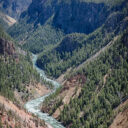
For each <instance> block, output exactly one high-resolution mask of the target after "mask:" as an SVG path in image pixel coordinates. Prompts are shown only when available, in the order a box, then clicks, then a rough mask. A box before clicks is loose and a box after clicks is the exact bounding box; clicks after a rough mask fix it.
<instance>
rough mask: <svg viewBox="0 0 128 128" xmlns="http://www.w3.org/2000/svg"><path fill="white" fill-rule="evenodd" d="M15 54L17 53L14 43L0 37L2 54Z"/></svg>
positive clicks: (0, 52)
mask: <svg viewBox="0 0 128 128" xmlns="http://www.w3.org/2000/svg"><path fill="white" fill-rule="evenodd" d="M6 53H7V54H8V55H13V54H14V53H15V47H14V45H13V43H11V42H8V41H6V40H5V39H2V38H0V54H6Z"/></svg>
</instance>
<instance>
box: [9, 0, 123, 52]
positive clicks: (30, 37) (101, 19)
mask: <svg viewBox="0 0 128 128" xmlns="http://www.w3.org/2000/svg"><path fill="white" fill-rule="evenodd" d="M123 1H124V2H123ZM124 5H125V0H122V1H120V2H119V1H118V0H116V1H115V2H114V3H113V2H112V1H110V0H109V1H108V2H105V0H100V1H99V0H93V1H92V2H91V1H90V0H74V1H72V0H67V1H64V0H46V1H44V0H40V1H36V0H34V1H32V3H31V4H30V6H29V8H28V10H26V11H25V12H23V13H22V14H21V18H20V20H19V23H18V24H16V25H14V26H13V27H12V28H10V29H9V30H8V32H9V34H10V35H11V36H12V37H13V38H15V39H16V40H18V41H20V42H21V44H22V45H23V47H24V48H25V49H28V50H30V51H31V52H33V53H40V52H42V51H45V50H47V49H48V48H49V47H53V45H54V44H57V43H59V42H60V41H61V40H62V38H63V37H64V36H65V34H70V33H74V32H77V33H85V34H89V33H92V32H94V31H95V30H96V29H97V28H99V27H101V26H102V25H103V24H104V23H105V21H106V19H107V18H108V16H109V15H110V14H111V13H112V12H114V11H119V10H121V9H122V8H123V6H124ZM90 10H91V11H90ZM69 14H70V15H69ZM79 21H80V22H79ZM81 26H82V27H81ZM51 44H52V45H51Z"/></svg>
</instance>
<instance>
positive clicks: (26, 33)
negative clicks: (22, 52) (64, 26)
mask: <svg viewBox="0 0 128 128" xmlns="http://www.w3.org/2000/svg"><path fill="white" fill-rule="evenodd" d="M34 27H35V26H34V25H33V24H26V23H25V19H23V20H21V21H20V23H18V24H15V25H14V26H12V27H11V28H9V30H8V33H9V34H10V35H11V36H12V37H13V38H15V39H16V40H17V41H20V42H21V44H22V43H23V45H22V47H23V48H25V49H27V50H29V51H31V52H32V53H40V52H42V51H44V50H46V49H48V48H49V47H52V46H53V45H55V44H56V43H58V42H59V41H60V40H61V39H62V37H63V36H64V34H63V32H62V31H61V30H59V29H56V28H54V27H52V26H51V25H50V24H46V25H44V26H41V25H38V26H36V28H34Z"/></svg>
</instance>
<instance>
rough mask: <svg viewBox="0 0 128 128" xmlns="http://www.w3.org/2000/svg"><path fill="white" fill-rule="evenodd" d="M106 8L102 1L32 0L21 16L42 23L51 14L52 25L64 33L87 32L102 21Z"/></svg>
mask: <svg viewBox="0 0 128 128" xmlns="http://www.w3.org/2000/svg"><path fill="white" fill-rule="evenodd" d="M48 2H49V3H48ZM107 9H108V7H107V6H106V5H105V4H104V3H99V4H96V3H86V2H81V1H78V0H69V1H68V2H66V1H59V0H56V1H55V0H53V1H46V0H39V1H35V0H33V2H32V4H31V5H30V6H29V8H28V11H27V12H24V13H23V14H22V16H21V17H24V16H28V17H29V19H28V22H31V23H32V22H35V24H38V23H40V24H42V25H43V24H44V23H45V22H46V21H47V20H48V19H49V18H50V17H51V16H53V21H52V25H53V26H54V27H56V28H60V29H63V30H64V32H65V33H72V32H82V33H86V34H89V33H91V32H92V31H94V30H95V29H96V28H98V27H99V26H101V25H102V24H103V23H104V21H105V20H106V18H107V16H108V10H107ZM90 10H91V11H90Z"/></svg>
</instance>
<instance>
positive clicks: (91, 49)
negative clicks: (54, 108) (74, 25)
mask: <svg viewBox="0 0 128 128" xmlns="http://www.w3.org/2000/svg"><path fill="white" fill-rule="evenodd" d="M120 6H122V5H120ZM120 8H121V7H120ZM120 8H119V9H117V10H116V11H113V12H111V14H110V15H109V16H108V18H107V19H106V21H105V22H104V24H103V25H102V26H101V27H100V28H98V29H97V30H95V31H94V32H92V33H91V34H89V35H86V34H80V33H73V34H68V35H66V36H65V37H64V38H63V39H62V41H61V42H60V43H59V44H58V45H57V46H55V47H54V48H53V49H51V50H48V51H47V52H43V53H41V54H40V56H39V57H38V60H37V65H38V66H39V67H40V68H42V69H44V70H45V71H46V72H47V74H48V75H49V76H54V77H55V78H57V77H59V76H60V75H61V74H62V73H64V72H66V70H67V69H69V68H72V67H76V66H78V65H79V64H81V63H83V62H84V61H86V60H87V59H88V58H90V57H91V56H92V55H94V54H95V53H96V52H98V51H99V50H100V49H101V48H103V47H104V46H105V45H107V44H108V43H109V42H110V41H111V40H113V37H115V36H116V35H118V34H119V33H121V32H123V31H124V29H125V28H126V26H127V25H128V18H127V15H128V10H127V8H128V7H127V4H126V5H123V7H122V8H121V9H120ZM124 10H127V11H125V12H124ZM85 23H86V22H85ZM85 51H86V52H85ZM51 58H52V59H51Z"/></svg>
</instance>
